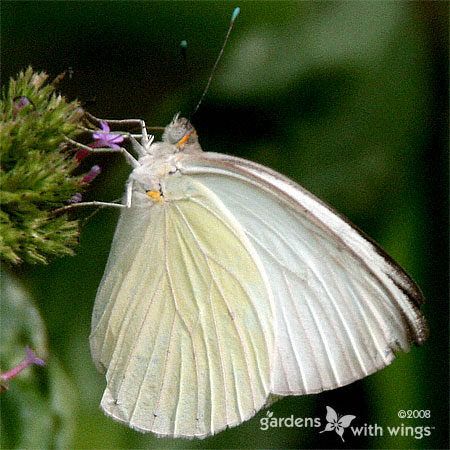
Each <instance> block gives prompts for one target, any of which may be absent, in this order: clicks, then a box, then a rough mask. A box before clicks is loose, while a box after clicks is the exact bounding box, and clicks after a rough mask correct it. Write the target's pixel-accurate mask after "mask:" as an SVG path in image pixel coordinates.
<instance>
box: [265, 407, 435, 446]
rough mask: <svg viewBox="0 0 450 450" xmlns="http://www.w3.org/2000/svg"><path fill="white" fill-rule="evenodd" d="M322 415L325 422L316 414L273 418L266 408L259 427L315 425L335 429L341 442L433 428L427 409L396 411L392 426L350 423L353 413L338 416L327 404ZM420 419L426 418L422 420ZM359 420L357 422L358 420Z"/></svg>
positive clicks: (421, 433)
mask: <svg viewBox="0 0 450 450" xmlns="http://www.w3.org/2000/svg"><path fill="white" fill-rule="evenodd" d="M326 408H327V410H326V411H327V412H326V416H325V420H326V423H325V421H324V420H323V419H321V418H320V417H295V416H294V415H293V414H291V415H290V416H287V417H275V416H274V414H273V412H272V411H270V410H269V411H267V412H266V415H265V416H264V417H261V418H260V419H259V422H260V429H261V430H262V431H266V430H268V429H270V428H281V427H284V428H317V429H321V430H320V431H319V430H318V431H319V433H325V432H326V431H331V432H333V431H334V432H335V433H336V434H337V435H338V436H339V437H340V439H342V442H345V440H344V435H345V436H351V437H382V436H391V437H402V438H404V437H410V438H413V439H416V440H420V439H424V438H427V437H429V436H431V434H432V432H433V430H434V429H435V427H434V426H433V425H431V424H428V422H429V419H430V418H431V411H430V410H403V409H402V410H399V411H398V414H397V416H398V417H397V419H401V421H402V422H401V423H400V424H398V423H396V424H393V425H385V426H383V425H380V424H378V423H359V424H358V423H357V422H358V421H356V423H352V422H353V420H354V419H356V416H354V415H352V414H345V415H340V414H338V413H337V412H336V411H335V410H334V409H333V408H332V407H331V406H327V407H326ZM410 416H411V418H413V420H420V423H417V422H412V423H411V422H410V424H409V423H404V422H403V420H404V419H405V421H406V420H408V419H409V418H410ZM423 421H426V422H425V423H424V422H423ZM360 422H361V421H360Z"/></svg>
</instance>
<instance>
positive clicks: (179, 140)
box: [130, 114, 203, 202]
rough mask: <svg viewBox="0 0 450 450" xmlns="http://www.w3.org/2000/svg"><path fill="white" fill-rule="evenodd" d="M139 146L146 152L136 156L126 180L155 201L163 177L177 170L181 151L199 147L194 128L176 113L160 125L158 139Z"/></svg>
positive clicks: (162, 193) (198, 150)
mask: <svg viewBox="0 0 450 450" xmlns="http://www.w3.org/2000/svg"><path fill="white" fill-rule="evenodd" d="M143 150H145V153H146V154H145V155H144V156H141V157H140V158H139V163H140V166H139V167H136V168H135V169H134V170H133V171H132V173H131V175H130V180H131V181H132V182H133V191H138V192H141V193H142V192H145V193H146V195H147V197H149V198H150V199H151V200H153V201H157V202H160V201H161V199H163V197H164V192H163V191H164V184H165V180H167V178H168V177H169V176H171V175H174V174H176V173H177V172H178V166H179V161H180V160H181V159H182V158H183V155H184V154H188V153H200V152H202V151H203V150H202V148H201V147H200V144H199V142H198V137H197V132H196V131H195V128H194V127H193V126H192V124H191V123H190V122H189V120H188V119H186V118H183V117H181V118H180V117H179V116H178V114H177V115H176V116H175V117H174V119H173V120H172V122H171V123H170V124H169V125H167V126H166V128H165V129H164V133H163V135H162V140H161V141H159V142H154V143H151V144H150V145H149V146H148V147H143Z"/></svg>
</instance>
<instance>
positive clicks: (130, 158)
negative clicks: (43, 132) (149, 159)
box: [65, 137, 140, 169]
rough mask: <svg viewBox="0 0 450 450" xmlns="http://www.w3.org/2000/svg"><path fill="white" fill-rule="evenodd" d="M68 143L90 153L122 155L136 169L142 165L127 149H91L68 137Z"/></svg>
mask: <svg viewBox="0 0 450 450" xmlns="http://www.w3.org/2000/svg"><path fill="white" fill-rule="evenodd" d="M65 140H66V142H68V143H70V144H72V145H74V146H76V147H78V148H80V149H83V150H87V151H88V152H89V153H121V154H122V155H123V156H124V157H125V160H126V161H127V162H128V163H129V164H130V165H131V166H132V167H133V169H134V168H136V167H139V166H140V164H139V162H138V160H137V159H136V158H135V157H134V156H133V155H132V154H131V153H130V152H129V151H128V150H127V149H125V148H123V147H120V148H119V149H117V150H116V149H114V148H109V147H106V148H92V147H89V146H88V145H84V144H81V143H80V142H77V141H74V140H73V139H70V138H68V137H66V138H65Z"/></svg>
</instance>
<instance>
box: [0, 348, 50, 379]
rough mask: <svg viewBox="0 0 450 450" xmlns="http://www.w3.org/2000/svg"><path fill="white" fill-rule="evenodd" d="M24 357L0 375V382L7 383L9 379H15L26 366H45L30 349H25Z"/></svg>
mask: <svg viewBox="0 0 450 450" xmlns="http://www.w3.org/2000/svg"><path fill="white" fill-rule="evenodd" d="M25 353H26V357H25V358H24V359H23V360H22V361H21V362H20V363H19V364H17V366H14V367H13V368H12V369H10V370H8V371H7V372H4V373H2V374H1V375H0V381H8V380H10V379H11V378H15V377H16V376H17V375H18V374H19V373H20V372H22V370H24V369H26V368H27V367H28V366H31V365H32V364H35V365H37V366H45V362H44V360H42V359H41V358H38V357H37V356H36V355H35V354H34V352H33V350H31V348H30V347H26V348H25Z"/></svg>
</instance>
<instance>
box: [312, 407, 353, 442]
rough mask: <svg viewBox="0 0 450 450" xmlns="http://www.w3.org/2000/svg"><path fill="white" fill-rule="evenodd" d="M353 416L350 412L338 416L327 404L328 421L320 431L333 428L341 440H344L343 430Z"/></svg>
mask: <svg viewBox="0 0 450 450" xmlns="http://www.w3.org/2000/svg"><path fill="white" fill-rule="evenodd" d="M355 418H356V416H352V415H350V414H348V415H346V416H338V414H337V413H336V411H335V410H334V409H333V408H332V407H331V406H327V415H326V419H327V422H328V423H327V424H326V426H325V428H324V429H323V430H322V431H321V432H320V433H324V432H325V431H333V430H334V431H336V433H337V434H338V435H339V436H340V437H341V439H342V442H345V441H344V437H343V434H344V430H345V429H346V428H348V427H349V426H350V424H351V422H352V420H353V419H355Z"/></svg>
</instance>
